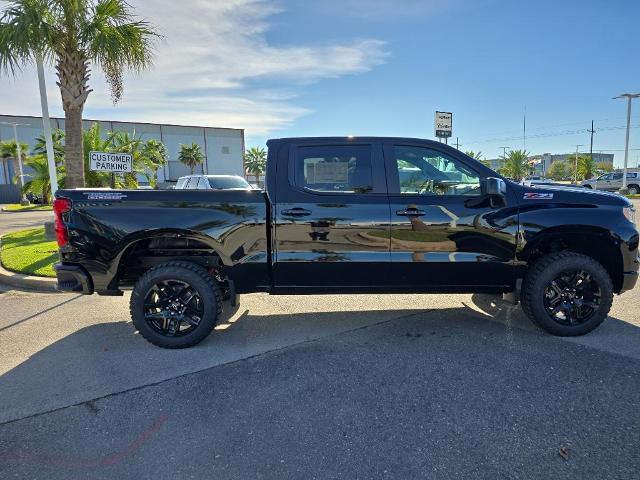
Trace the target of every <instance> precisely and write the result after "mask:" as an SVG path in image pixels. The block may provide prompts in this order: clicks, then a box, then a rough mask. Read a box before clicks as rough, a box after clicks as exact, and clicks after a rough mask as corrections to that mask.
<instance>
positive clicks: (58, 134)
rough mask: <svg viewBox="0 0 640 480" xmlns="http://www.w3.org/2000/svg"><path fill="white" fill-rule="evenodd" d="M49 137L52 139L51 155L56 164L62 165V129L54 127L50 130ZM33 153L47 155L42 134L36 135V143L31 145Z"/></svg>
mask: <svg viewBox="0 0 640 480" xmlns="http://www.w3.org/2000/svg"><path fill="white" fill-rule="evenodd" d="M51 139H52V140H53V157H54V159H55V162H56V165H62V164H63V163H64V143H63V140H64V130H60V129H59V128H56V129H55V130H53V131H52V132H51ZM33 154H34V155H44V156H46V155H47V143H46V140H45V138H44V135H39V136H37V137H36V143H35V146H34V147H33Z"/></svg>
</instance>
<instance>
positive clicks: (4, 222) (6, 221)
mask: <svg viewBox="0 0 640 480" xmlns="http://www.w3.org/2000/svg"><path fill="white" fill-rule="evenodd" d="M47 221H53V213H51V212H38V211H35V212H1V211H0V236H2V235H4V234H5V233H8V232H11V231H14V230H22V229H24V228H32V227H39V226H42V225H44V222H47Z"/></svg>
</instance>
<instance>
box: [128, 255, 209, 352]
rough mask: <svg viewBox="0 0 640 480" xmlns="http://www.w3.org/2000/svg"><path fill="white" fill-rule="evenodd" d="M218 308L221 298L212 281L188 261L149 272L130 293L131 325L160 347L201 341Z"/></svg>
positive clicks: (180, 345) (203, 270)
mask: <svg viewBox="0 0 640 480" xmlns="http://www.w3.org/2000/svg"><path fill="white" fill-rule="evenodd" d="M221 308H222V295H221V293H220V289H219V288H218V286H217V284H216V282H215V281H214V279H213V278H212V277H211V275H209V274H208V272H207V271H206V270H205V269H204V268H202V267H200V266H199V265H196V264H194V263H190V262H168V263H165V264H162V265H158V266H157V267H154V268H152V269H150V270H148V271H147V272H146V273H145V274H144V275H142V276H141V277H140V279H139V280H138V281H137V282H136V285H135V287H134V288H133V292H132V293H131V302H130V311H131V318H132V320H133V324H134V326H135V327H136V329H137V330H138V331H139V332H140V335H142V336H143V337H144V338H145V339H146V340H148V341H149V342H151V343H153V344H154V345H157V346H159V347H163V348H186V347H191V346H193V345H195V344H197V343H199V342H201V341H202V340H204V339H205V338H206V337H207V336H208V335H209V334H210V333H211V330H213V328H214V327H215V325H216V321H217V319H218V316H219V315H220V313H221Z"/></svg>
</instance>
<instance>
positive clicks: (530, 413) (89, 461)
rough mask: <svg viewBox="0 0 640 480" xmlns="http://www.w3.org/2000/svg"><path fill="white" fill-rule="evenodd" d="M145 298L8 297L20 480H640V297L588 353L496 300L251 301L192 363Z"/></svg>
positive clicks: (5, 427)
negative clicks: (144, 329) (140, 329)
mask: <svg viewBox="0 0 640 480" xmlns="http://www.w3.org/2000/svg"><path fill="white" fill-rule="evenodd" d="M127 299H128V296H125V298H109V297H96V296H91V297H83V296H76V295H67V294H57V295H55V294H50V295H43V294H34V293H25V292H15V291H9V292H5V293H2V294H0V303H1V304H2V306H3V311H4V312H9V313H8V315H7V314H6V313H5V315H4V316H3V317H2V319H1V320H0V345H1V346H2V348H1V350H0V399H2V407H1V408H0V412H1V413H0V422H1V424H0V477H2V478H45V477H46V478H48V479H53V478H133V477H136V476H137V477H141V478H149V477H153V478H205V477H206V478H212V477H215V478H222V479H225V478H239V479H246V478H278V479H281V478H301V479H302V478H304V479H306V478H365V479H369V478H402V479H405V478H491V479H494V478H531V479H539V478H616V479H619V478H638V472H639V471H640V453H639V452H640V449H639V447H640V318H639V316H638V315H637V305H638V300H640V290H638V289H636V290H634V291H632V292H629V293H626V294H624V295H623V296H621V297H619V298H617V299H616V301H615V303H614V308H613V311H612V314H611V318H609V319H607V321H606V322H605V323H604V324H603V325H602V326H601V327H600V328H599V329H597V330H596V331H594V332H592V333H591V334H589V335H587V336H585V337H581V338H577V339H560V338H555V337H551V336H549V335H546V334H543V333H541V332H539V331H538V330H536V329H534V328H533V327H532V326H531V325H530V323H529V322H528V320H527V319H526V318H525V317H524V316H523V314H522V313H521V311H520V309H519V308H517V307H511V306H508V305H506V304H504V303H503V302H501V301H500V300H497V299H496V298H494V297H490V296H485V295H447V296H436V295H386V296H380V295H378V296H372V295H344V296H315V297H312V296H309V297H307V296H301V297H294V296H291V297H289V296H277V297H269V296H267V295H260V294H253V295H244V296H242V297H241V305H240V308H239V309H237V311H235V312H233V311H231V312H230V311H227V313H226V316H225V322H224V323H223V324H222V325H221V326H220V328H219V329H218V330H216V331H215V332H214V333H213V334H212V335H211V336H210V337H209V338H208V339H207V340H206V341H205V342H203V343H202V344H201V345H199V346H197V347H195V348H192V349H189V350H182V351H168V350H162V349H158V348H155V347H153V346H151V345H150V344H148V343H147V342H145V341H144V340H143V339H142V338H141V337H140V336H139V335H136V334H135V332H134V330H133V328H132V326H131V324H130V323H129V320H128V314H127ZM227 307H228V306H227ZM227 310H229V309H227ZM561 449H562V450H561ZM561 451H562V452H563V454H564V453H565V452H566V455H567V459H566V460H565V459H563V458H562V456H561V455H560V452H561Z"/></svg>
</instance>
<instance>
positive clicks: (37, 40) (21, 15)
mask: <svg viewBox="0 0 640 480" xmlns="http://www.w3.org/2000/svg"><path fill="white" fill-rule="evenodd" d="M156 36H157V35H156V34H155V33H154V31H153V30H152V28H151V26H150V25H149V24H148V23H147V22H145V21H141V20H137V19H136V18H135V17H134V16H133V14H132V12H131V7H129V5H128V4H127V3H126V1H125V0H11V1H10V2H9V5H8V6H7V8H6V9H5V11H4V13H3V15H2V17H1V18H0V71H4V72H6V73H8V74H11V75H13V74H15V73H16V71H17V70H18V69H20V68H21V67H22V66H25V65H28V64H32V63H34V61H36V59H43V60H44V61H45V62H48V63H55V67H56V72H57V75H58V86H59V87H60V94H61V96H62V106H63V108H64V115H65V131H66V141H65V167H66V170H67V188H77V187H83V186H84V184H85V172H84V162H83V145H82V141H83V134H82V111H83V109H84V104H85V102H86V100H87V97H88V96H89V94H90V93H91V91H92V90H91V89H90V88H89V85H88V82H89V77H90V70H89V67H90V65H91V64H92V63H93V64H96V65H98V66H99V67H100V68H101V69H102V71H103V72H104V74H105V77H106V79H107V83H108V85H109V88H110V90H111V97H112V99H113V102H114V103H117V102H118V100H120V98H121V97H122V91H123V73H124V70H125V69H127V68H129V69H133V70H134V71H140V70H142V69H144V68H146V67H147V66H149V65H150V64H151V42H152V40H153V39H154V37H156Z"/></svg>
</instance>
